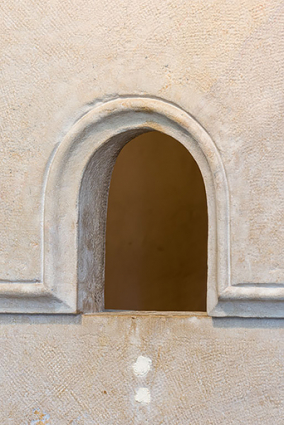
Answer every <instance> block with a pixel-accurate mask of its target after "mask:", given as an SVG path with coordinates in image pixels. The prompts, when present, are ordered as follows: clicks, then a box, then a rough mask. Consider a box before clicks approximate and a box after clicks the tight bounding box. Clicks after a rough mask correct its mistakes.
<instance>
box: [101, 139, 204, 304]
mask: <svg viewBox="0 0 284 425" xmlns="http://www.w3.org/2000/svg"><path fill="white" fill-rule="evenodd" d="M207 233H208V225H207V205H206V195H205V189H204V183H203V179H202V176H201V173H200V170H199V168H198V166H197V164H196V162H195V161H194V159H193V157H192V156H191V155H190V154H189V153H188V151H187V150H186V149H185V148H184V147H183V146H182V145H181V144H180V143H179V142H177V141H176V140H174V139H172V138H171V137H169V136H167V135H165V134H162V133H159V132H156V131H155V132H150V133H146V134H143V135H141V136H139V137H137V138H135V139H134V140H132V141H131V142H129V143H128V144H127V145H126V146H125V147H124V149H123V150H122V152H121V153H120V155H119V157H118V159H117V162H116V165H115V167H114V171H113V175H112V180H111V187H110V194H109V206H108V218H107V236H106V285H105V301H106V304H105V306H106V308H107V309H125V310H176V311H178V310H190V311H205V310H206V284H207V282H206V281H207Z"/></svg>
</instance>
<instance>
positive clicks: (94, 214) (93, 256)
mask: <svg viewBox="0 0 284 425" xmlns="http://www.w3.org/2000/svg"><path fill="white" fill-rule="evenodd" d="M152 130H157V131H160V132H162V133H165V134H168V135H170V136H171V137H173V138H174V139H176V140H177V141H179V142H180V143H182V144H183V145H184V146H185V148H186V149H187V150H188V151H189V152H190V154H191V155H192V156H193V158H194V159H195V161H196V162H197V164H198V166H199V168H200V171H201V174H202V176H203V179H204V183H205V188H206V196H207V206H208V232H209V233H208V283H207V287H208V288H207V294H208V295H207V298H208V299H207V309H208V312H209V313H210V312H211V311H212V310H213V309H214V307H215V306H216V304H217V302H218V294H220V293H222V292H223V291H224V290H225V289H226V288H227V286H229V284H230V253H229V246H230V244H229V197H228V186H227V180H226V175H225V171H224V167H223V164H222V160H221V157H220V154H219V152H218V150H217V147H216V145H215V143H214V142H213V140H212V138H211V137H210V136H209V134H208V133H207V132H206V131H205V130H204V128H203V127H202V126H201V125H200V124H199V123H198V122H197V121H196V120H195V119H194V118H193V117H192V116H190V115H189V114H188V113H187V112H185V111H184V110H182V109H180V108H179V107H177V106H175V105H173V104H171V103H168V102H166V101H163V100H159V99H155V98H147V97H128V98H119V99H114V100H111V101H108V102H106V103H102V104H99V105H97V106H95V107H94V108H93V109H92V110H90V111H89V112H88V113H86V114H85V115H84V116H83V117H82V118H81V119H80V120H78V121H77V122H76V123H75V124H74V126H73V127H72V128H71V130H70V131H69V132H68V134H67V135H66V136H65V138H64V140H63V141H62V143H61V144H60V146H59V147H58V149H57V151H56V153H55V155H54V157H53V159H52V161H51V163H50V165H49V168H48V172H47V180H46V188H45V197H44V285H45V287H46V288H48V291H49V292H50V293H52V294H53V296H55V297H56V299H58V300H62V303H64V304H65V305H66V312H67V311H68V312H77V311H81V312H98V311H103V309H104V239H105V223H106V211H107V199H108V188H109V184H110V178H111V172H112V169H113V166H114V163H115V161H116V158H117V156H118V154H119V152H120V150H121V149H122V148H123V146H124V145H125V144H126V143H127V142H128V141H130V140H131V139H132V138H134V137H136V136H137V135H139V134H141V133H144V132H147V131H152Z"/></svg>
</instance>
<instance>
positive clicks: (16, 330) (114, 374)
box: [0, 315, 284, 425]
mask: <svg viewBox="0 0 284 425" xmlns="http://www.w3.org/2000/svg"><path fill="white" fill-rule="evenodd" d="M1 322H2V323H1V326H0V333H1V345H0V358H1V375H0V404H1V409H0V422H1V424H7V425H8V424H11V425H35V424H37V425H39V424H46V425H59V424H60V425H67V424H70V425H71V424H72V425H110V424H121V425H132V424H135V425H145V424H151V425H161V424H164V425H166V424H168V425H173V424H176V425H179V424H181V425H188V424H190V425H205V424H208V425H209V424H210V425H212V424H214V425H219V424H224V425H228V424H234V425H237V424H246V425H258V424H262V425H272V424H282V423H283V415H284V406H283V397H284V384H283V368H284V358H283V348H284V347H283V341H284V329H283V324H284V322H283V320H264V319H249V320H247V319H213V320H212V319H210V318H208V317H202V316H201V317H191V318H190V317H187V318H185V317H182V316H179V317H162V316H160V317H146V316H137V317H135V316H119V317H117V316H116V315H104V316H83V317H78V316H77V317H74V318H72V317H70V316H69V317H68V316H63V317H62V316H61V317H58V316H57V317H54V316H51V317H48V316H41V317H40V316H36V317H29V316H18V317H16V318H15V317H11V316H4V317H2V320H1ZM140 356H143V357H145V358H146V359H149V360H150V361H151V363H150V370H149V371H148V373H147V369H146V370H145V369H144V370H143V369H141V368H140V371H139V370H137V368H136V370H135V369H133V365H134V363H136V362H137V359H138V358H139V357H140ZM139 372H140V373H139ZM141 372H142V373H141ZM143 372H144V373H143ZM141 375H144V376H141ZM139 388H144V389H147V390H144V392H145V393H146V394H147V397H144V398H143V397H142V400H141V397H140V398H139V394H140V395H141V390H140V393H139ZM137 394H138V397H137ZM142 394H143V393H142ZM135 397H136V399H137V398H138V401H136V400H135ZM149 398H150V400H149ZM139 400H140V401H139ZM143 400H144V401H143ZM40 418H41V421H40Z"/></svg>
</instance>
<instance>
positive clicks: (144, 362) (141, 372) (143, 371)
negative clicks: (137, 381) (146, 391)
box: [132, 356, 152, 378]
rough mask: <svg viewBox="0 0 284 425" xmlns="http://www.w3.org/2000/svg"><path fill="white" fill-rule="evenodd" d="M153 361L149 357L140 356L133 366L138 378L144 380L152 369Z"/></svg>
mask: <svg viewBox="0 0 284 425" xmlns="http://www.w3.org/2000/svg"><path fill="white" fill-rule="evenodd" d="M151 364H152V360H151V359H149V357H144V356H139V357H138V359H137V360H136V362H135V363H134V364H133V366H132V368H133V372H134V374H135V375H136V376H138V377H141V378H143V377H144V376H146V375H147V374H148V372H149V370H150V369H151Z"/></svg>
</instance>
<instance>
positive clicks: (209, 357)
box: [0, 0, 284, 425]
mask: <svg viewBox="0 0 284 425" xmlns="http://www.w3.org/2000/svg"><path fill="white" fill-rule="evenodd" d="M283 9H284V5H283V2H281V1H280V0H279V1H278V0H270V1H266V2H260V1H259V0H238V1H234V2H226V1H224V0H223V1H220V0H219V1H202V2H197V1H196V2H195V1H192V2H189V1H185V0H175V1H168V2H167V1H164V2H161V1H159V0H143V1H132V2H128V1H126V0H123V1H122V0H116V1H93V0H92V1H91V0H84V1H83V0H76V1H68V0H64V1H59V0H58V1H57V0H51V1H46V2H45V1H37V0H35V1H33V0H17V1H15V0H4V1H2V2H1V14H0V19H1V23H0V29H1V37H0V49H1V76H0V91H1V100H0V102H1V103H0V105H1V106H0V111H1V112H0V113H1V124H0V130H1V131H0V138H1V146H0V149H1V151H0V153H1V156H0V161H1V163H0V176H1V183H0V184H1V186H0V191H1V193H0V196H1V208H0V236H1V246H0V250H1V257H0V271H1V275H0V279H1V280H21V281H22V280H32V279H35V280H37V279H40V274H41V250H40V244H41V240H40V224H41V199H42V182H43V179H44V170H45V167H46V164H47V161H48V159H49V157H50V155H51V153H52V152H53V150H54V149H55V148H56V147H57V146H58V144H59V143H60V142H61V140H62V138H63V135H64V134H65V133H66V132H67V131H68V129H69V128H70V127H71V126H72V124H73V123H74V122H75V121H76V119H78V118H79V117H80V116H81V115H82V114H83V113H85V112H86V111H87V110H88V109H90V108H91V107H92V106H93V105H94V104H95V103H97V102H98V101H99V100H100V99H101V100H105V99H108V98H113V97H119V96H123V95H147V96H157V97H160V98H163V99H165V100H167V101H171V102H174V103H176V104H178V105H179V106H180V107H182V108H184V109H185V110H186V111H188V112H189V113H191V114H192V115H193V116H194V117H195V118H196V119H197V120H198V121H199V122H200V123H201V124H202V125H203V126H204V127H205V128H206V130H207V131H208V132H209V133H210V135H211V137H212V138H213V140H214V141H215V143H216V144H217V146H218V148H219V151H220V154H221V156H222V159H223V162H224V164H225V168H226V173H227V177H228V182H229V189H230V201H231V222H230V226H231V233H232V239H231V250H232V254H231V261H232V280H233V283H240V282H254V283H259V282H260V283H261V282H263V283H265V282H266V283H267V282H271V283H273V282H284V277H283V274H284V273H283V254H282V252H283V248H284V238H283V228H284V227H283V212H282V211H283V207H284V193H283V160H284V150H283V130H284V129H283V113H284V110H283V109H284V106H283V105H284V102H283V89H284V87H283V85H284V83H283V81H284V79H283V59H284V48H283V47H284V46H283V43H284V41H283V40H284V38H283V20H284V14H283ZM283 336H284V335H283V320H271V319H270V320H264V319H261V320H260V319H214V320H212V319H210V318H207V317H201V318H194V317H193V318H188V317H187V318H185V317H184V318H183V317H181V316H178V317H146V316H143V317H140V316H139V317H137V318H135V317H134V316H127V315H126V316H120V317H116V316H113V315H105V316H99V315H97V316H76V317H73V318H72V317H68V316H62V317H59V316H50V317H48V316H17V315H14V316H13V315H1V317H0V338H1V344H0V422H1V423H2V424H13V425H18V424H19V425H23V424H25V425H26V424H27V425H35V424H46V425H47V424H48V425H51V424H53V425H54V424H56V425H65V424H72V425H83V424H84V425H87V424H99V425H104V424H107V425H110V424H123V425H125V424H126V425H127V424H141V425H142V424H143V425H144V424H147V423H149V424H151V425H152V424H154V425H155V424H171V425H172V424H198V425H200V424H201V425H203V424H248V425H250V424H257V425H258V424H268V425H270V424H281V423H283V415H284V408H283V376H282V375H283V366H284V364H283V349H284V346H283ZM140 355H143V356H146V357H148V358H149V359H150V360H151V361H152V363H151V369H150V371H149V372H148V374H147V376H146V377H144V378H139V377H137V376H136V375H135V373H134V372H133V367H132V366H133V364H134V363H135V362H136V361H137V359H138V357H139V356H140ZM139 388H144V389H148V392H147V390H143V391H142V392H141V391H140V393H138V395H137V391H138V389H139ZM141 394H142V395H141ZM149 394H150V400H149ZM135 397H137V398H138V399H139V400H142V401H143V400H144V402H147V403H146V404H145V405H144V404H142V403H139V402H138V401H135Z"/></svg>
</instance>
